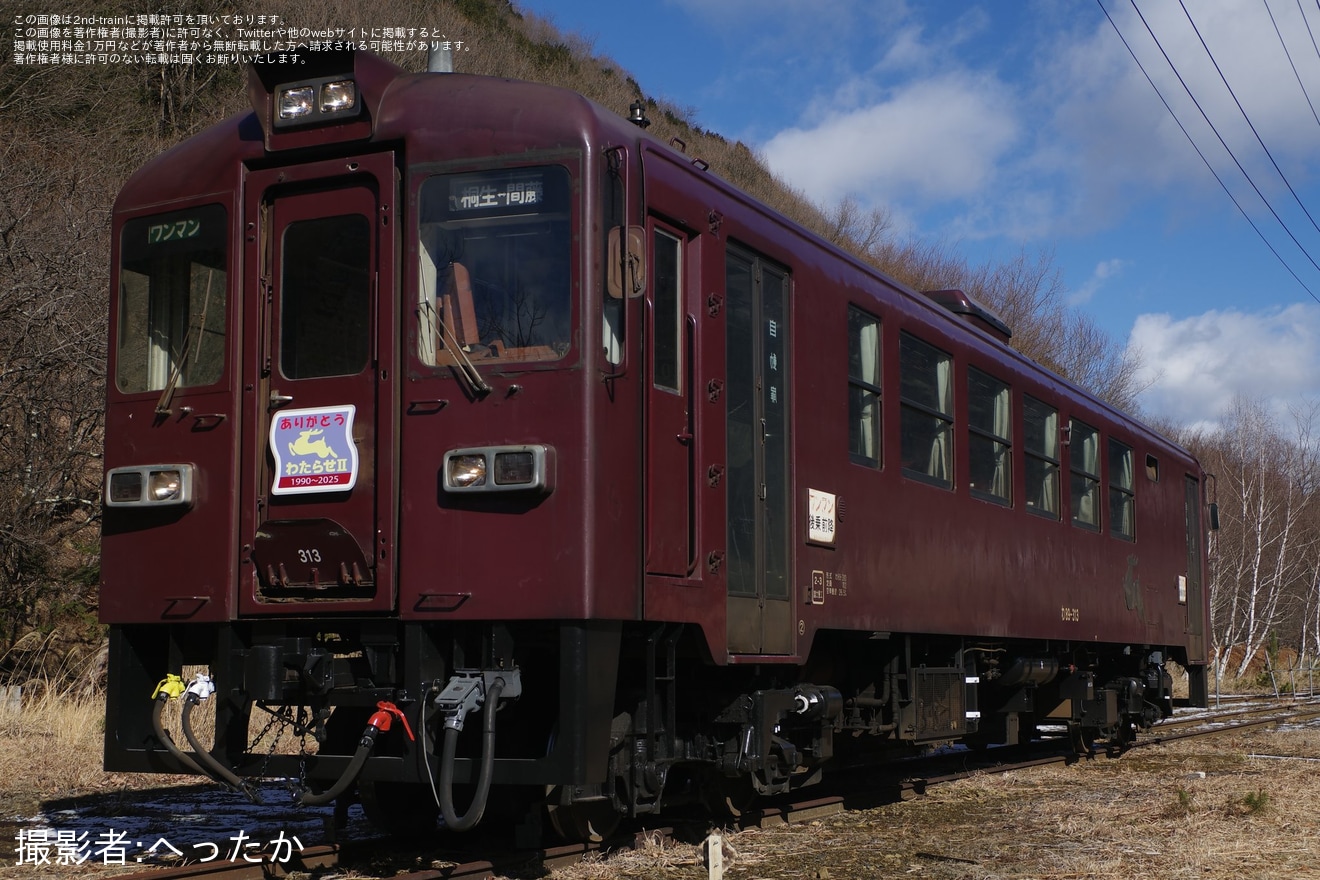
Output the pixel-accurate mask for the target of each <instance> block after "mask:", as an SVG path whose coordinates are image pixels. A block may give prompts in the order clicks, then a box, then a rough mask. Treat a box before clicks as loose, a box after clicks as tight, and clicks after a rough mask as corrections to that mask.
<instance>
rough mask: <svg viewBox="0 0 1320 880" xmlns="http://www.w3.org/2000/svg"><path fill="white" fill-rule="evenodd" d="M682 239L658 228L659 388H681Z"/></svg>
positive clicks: (655, 261) (656, 380)
mask: <svg viewBox="0 0 1320 880" xmlns="http://www.w3.org/2000/svg"><path fill="white" fill-rule="evenodd" d="M682 244H683V243H682V242H681V241H679V240H678V239H677V238H675V237H674V236H672V235H670V234H669V233H667V232H662V231H660V230H659V229H657V230H655V237H654V239H653V247H654V255H653V257H652V261H651V266H652V268H653V270H654V271H655V287H654V291H655V292H654V296H655V301H654V302H655V328H654V329H655V345H654V347H653V350H654V359H653V365H654V373H653V379H652V381H653V382H654V383H655V386H656V387H657V388H667V389H669V390H670V391H681V390H682V383H681V381H680V379H679V376H680V373H681V367H680V364H681V361H682V356H681V355H680V353H679V352H680V350H681V345H680V340H681V339H682V338H683V318H682V310H683V297H682V281H681V279H682V277H683V251H682Z"/></svg>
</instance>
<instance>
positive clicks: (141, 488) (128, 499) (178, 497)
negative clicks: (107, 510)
mask: <svg viewBox="0 0 1320 880" xmlns="http://www.w3.org/2000/svg"><path fill="white" fill-rule="evenodd" d="M192 483H193V466H192V465H190V464H149V465H143V466H140V467H122V468H114V469H113V470H111V471H109V472H108V473H107V474H106V475H105V503H106V506H107V507H179V506H187V505H190V504H192V500H193V497H192Z"/></svg>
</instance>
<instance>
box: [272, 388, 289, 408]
mask: <svg viewBox="0 0 1320 880" xmlns="http://www.w3.org/2000/svg"><path fill="white" fill-rule="evenodd" d="M286 403H293V395H291V394H280V392H279V390H278V389H276V390H274V391H272V392H271V393H270V406H269V408H270V409H279V408H280V407H282V406H284V404H286Z"/></svg>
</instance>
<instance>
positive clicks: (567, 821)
mask: <svg viewBox="0 0 1320 880" xmlns="http://www.w3.org/2000/svg"><path fill="white" fill-rule="evenodd" d="M546 810H547V812H548V813H549V818H550V827H552V828H554V829H555V833H556V834H558V835H559V836H560V837H562V838H563V839H564V840H566V841H568V842H569V843H580V842H582V841H587V840H589V841H591V842H592V843H600V842H601V841H602V840H604V839H605V838H607V837H609V836H610V835H611V834H613V833H614V830H615V829H616V828H618V827H619V820H620V819H621V818H622V817H621V816H620V815H619V811H618V810H616V809H614V803H613V801H611V800H609V799H608V798H603V799H601V800H592V801H578V802H577V803H573V804H550V805H547V806H546Z"/></svg>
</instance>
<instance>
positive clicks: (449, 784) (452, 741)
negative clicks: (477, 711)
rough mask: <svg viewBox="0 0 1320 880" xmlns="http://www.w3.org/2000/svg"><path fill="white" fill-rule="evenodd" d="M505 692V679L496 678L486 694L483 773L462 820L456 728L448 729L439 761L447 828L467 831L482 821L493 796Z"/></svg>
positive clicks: (443, 811)
mask: <svg viewBox="0 0 1320 880" xmlns="http://www.w3.org/2000/svg"><path fill="white" fill-rule="evenodd" d="M503 690H504V679H502V678H497V679H495V681H494V683H493V684H491V686H490V689H489V690H488V691H486V704H485V706H484V707H483V708H482V710H481V712H482V726H481V727H482V746H481V748H482V754H481V771H480V773H479V774H478V776H477V792H476V794H475V795H473V797H472V803H471V805H470V806H468V810H467V812H466V813H464V814H463V815H462V816H460V815H458V813H457V812H456V811H455V810H454V753H455V751H456V750H457V748H458V734H459V729H458V728H457V727H446V728H445V743H444V751H443V753H442V755H441V757H440V792H439V795H440V813H441V815H443V816H444V817H445V828H446V829H448V830H450V831H467V830H469V829H471V828H473V827H475V826H476V824H477V823H478V822H480V821H481V815H482V813H484V812H486V798H487V797H488V796H489V795H490V780H491V776H492V775H493V771H494V769H495V710H496V709H497V708H498V704H499V701H500V692H501V691H503Z"/></svg>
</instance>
